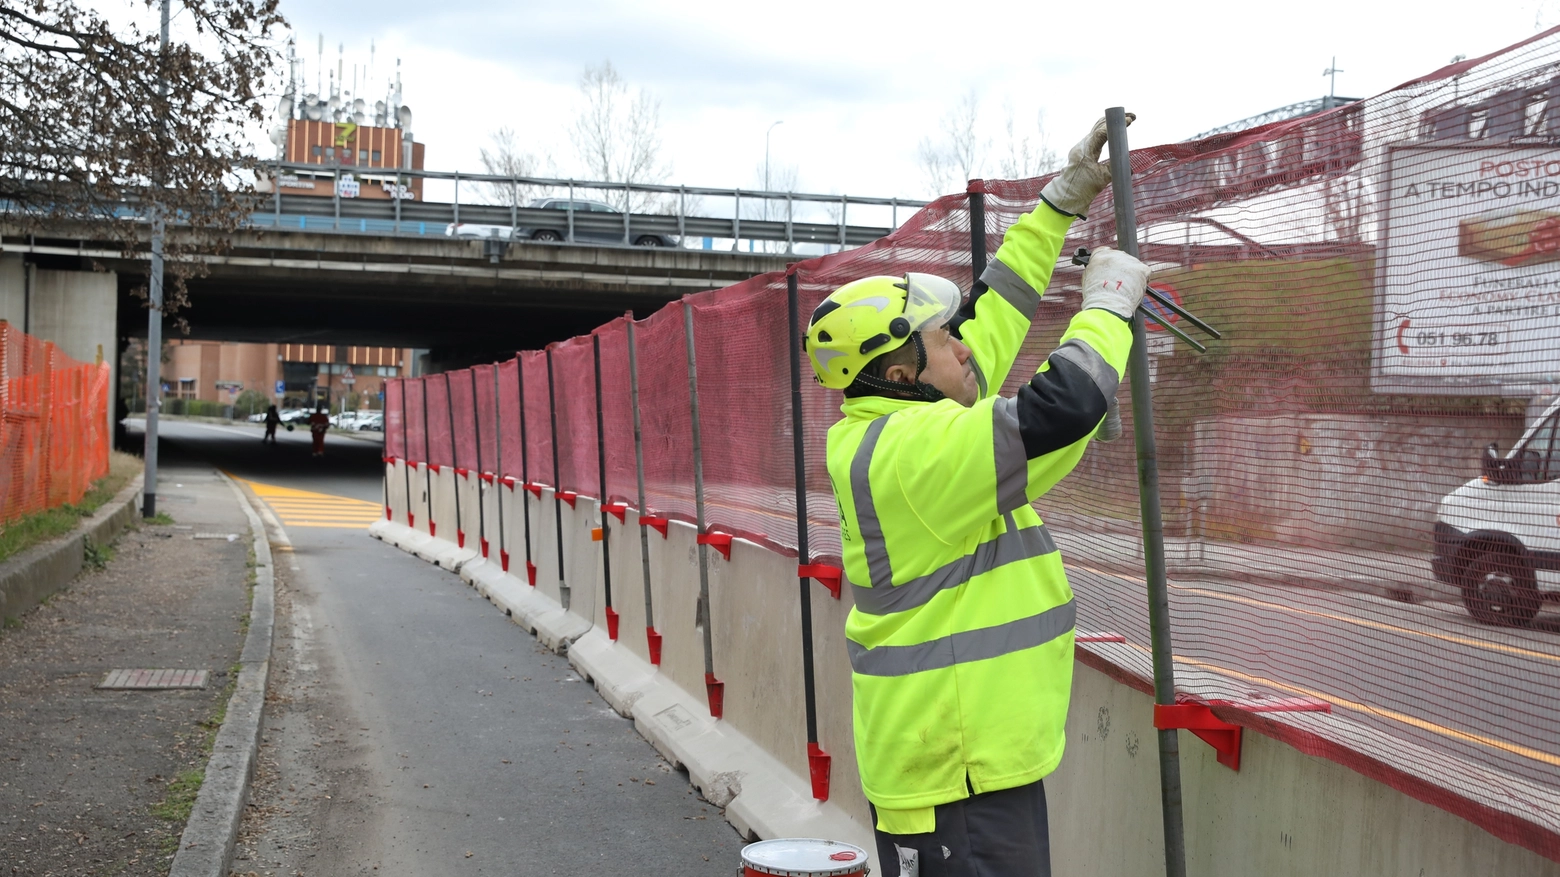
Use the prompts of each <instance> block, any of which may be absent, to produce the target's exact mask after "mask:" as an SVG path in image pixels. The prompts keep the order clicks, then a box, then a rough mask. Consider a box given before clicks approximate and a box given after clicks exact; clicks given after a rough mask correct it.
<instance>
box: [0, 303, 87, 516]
mask: <svg viewBox="0 0 1560 877" xmlns="http://www.w3.org/2000/svg"><path fill="white" fill-rule="evenodd" d="M109 380H110V372H109V368H108V366H107V365H106V364H97V365H93V364H89V363H84V362H77V361H76V360H74V359H71V358H70V357H68V356H66V355H65V354H63V353H61V352H60V351H59V349H58V348H56V347H55V346H54V344H52V343H50V342H47V341H40V340H39V339H37V338H34V337H32V336H31V335H28V334H26V333H24V332H20V331H18V330H16V329H14V328H12V327H11V326H10V325H8V324H6V323H3V322H0V523H8V522H10V521H14V520H16V519H17V518H19V517H21V516H23V515H28V514H32V513H34V512H41V511H45V510H47V509H51V508H54V507H56V506H60V505H64V504H66V503H75V502H79V501H80V500H81V498H82V496H83V495H85V494H86V492H87V491H88V490H89V489H90V488H91V487H92V482H94V481H96V480H97V479H99V478H102V477H103V476H105V475H107V474H108V449H109V435H108V392H109Z"/></svg>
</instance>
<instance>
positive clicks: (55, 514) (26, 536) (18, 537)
mask: <svg viewBox="0 0 1560 877" xmlns="http://www.w3.org/2000/svg"><path fill="white" fill-rule="evenodd" d="M140 471H141V460H140V458H139V457H132V456H131V455H129V454H123V453H120V452H118V451H115V452H113V453H112V454H110V455H109V461H108V474H107V475H105V476H103V477H102V478H99V479H98V480H97V481H96V482H94V483H93V485H92V488H91V489H90V490H88V491H87V492H86V495H84V496H82V498H81V502H79V503H74V504H71V503H67V504H65V505H62V506H58V507H56V508H52V509H49V510H47V511H42V512H37V513H34V514H31V515H24V516H23V517H20V518H17V519H16V520H14V521H12V522H10V523H9V524H6V525H4V526H3V527H0V561H4V560H7V559H9V558H11V557H13V556H15V555H17V554H20V553H21V552H23V551H26V550H27V549H29V548H31V547H33V546H34V545H38V544H41V543H43V542H47V541H49V540H50V539H58V538H59V537H61V536H64V535H66V534H68V533H70V532H71V531H72V530H74V529H76V527H77V526H79V525H80V524H81V519H82V518H86V517H91V516H92V515H93V514H95V513H96V512H97V510H98V509H100V508H102V507H103V505H104V504H105V503H107V502H108V501H109V500H111V499H113V498H114V495H115V494H117V493H119V491H121V490H123V489H124V487H125V485H126V484H129V483H130V479H132V478H134V477H135V476H136V474H137V473H139V472H140Z"/></svg>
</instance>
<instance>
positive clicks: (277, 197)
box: [271, 158, 282, 228]
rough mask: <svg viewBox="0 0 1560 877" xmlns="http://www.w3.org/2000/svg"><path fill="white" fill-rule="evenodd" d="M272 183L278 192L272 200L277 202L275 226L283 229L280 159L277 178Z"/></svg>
mask: <svg viewBox="0 0 1560 877" xmlns="http://www.w3.org/2000/svg"><path fill="white" fill-rule="evenodd" d="M271 181H272V183H273V188H274V189H275V190H276V191H275V192H274V193H273V194H274V195H275V197H274V198H273V199H272V200H273V201H274V202H275V204H276V209H275V215H276V221H275V223H274V224H275V226H276V227H277V228H281V227H282V160H281V159H279V158H278V159H277V160H276V176H274V177H272V178H271Z"/></svg>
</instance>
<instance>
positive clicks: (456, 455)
mask: <svg viewBox="0 0 1560 877" xmlns="http://www.w3.org/2000/svg"><path fill="white" fill-rule="evenodd" d="M444 408H445V410H447V411H449V413H450V463H451V465H450V468H451V469H452V470H454V471H453V472H452V473H451V474H453V475H454V476H455V547H456V548H465V547H466V528H465V525H464V524H462V523H461V520H460V452H459V451H458V450H456V446H455V394H454V393H453V392H452V391H451V389H450V373H449V372H445V373H444Z"/></svg>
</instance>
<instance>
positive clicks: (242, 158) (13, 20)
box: [0, 0, 285, 314]
mask: <svg viewBox="0 0 1560 877" xmlns="http://www.w3.org/2000/svg"><path fill="white" fill-rule="evenodd" d="M101 5H102V4H101V3H78V2H77V0H0V131H3V132H4V135H3V136H0V220H3V222H4V224H5V225H6V226H7V229H8V230H9V231H12V232H22V233H35V232H40V231H44V230H47V229H48V228H51V227H54V228H57V227H58V225H59V223H61V222H62V221H63V222H72V221H79V222H89V223H91V224H92V225H93V226H94V233H95V234H97V235H99V236H101V237H102V238H104V239H109V240H114V241H115V242H116V243H117V244H118V245H119V246H120V247H121V248H123V250H124V251H125V252H126V253H127V254H135V253H139V252H141V251H142V247H143V244H144V243H145V242H146V240H147V239H148V238H149V236H150V227H149V223H148V222H147V221H146V220H147V217H148V216H150V215H152V214H153V213H154V212H160V214H161V215H163V216H168V217H175V218H176V221H175V222H174V227H175V233H174V234H170V235H169V236H168V240H167V243H166V249H165V253H166V258H167V270H168V281H167V285H166V289H165V301H164V306H165V308H166V310H167V311H168V312H169V313H170V314H171V313H176V312H177V311H178V310H179V309H180V308H182V307H183V306H185V305H186V304H187V303H188V301H187V295H186V291H185V279H186V278H188V277H190V276H192V275H194V274H197V273H198V272H199V271H201V270H202V268H201V265H202V263H201V262H200V261H197V259H196V258H195V257H196V256H197V254H204V253H208V252H211V251H213V250H218V249H221V248H222V246H223V245H224V243H225V240H226V236H227V235H228V234H229V233H231V232H232V231H233V230H235V229H237V228H238V227H239V226H240V225H242V224H243V223H245V222H246V221H247V220H248V217H249V214H250V212H251V207H252V196H250V195H246V194H245V193H246V192H248V191H250V190H249V186H248V184H247V181H246V179H245V176H244V174H243V172H244V171H245V170H246V169H249V168H251V167H252V165H251V163H250V160H249V157H248V156H249V153H250V151H251V150H250V147H249V143H248V139H247V137H246V136H245V132H244V127H245V125H247V124H250V123H258V122H260V121H261V120H262V112H261V107H260V104H259V100H258V95H259V94H260V93H261V91H262V90H263V87H264V85H265V82H266V80H267V78H268V77H269V76H270V75H271V73H272V71H273V69H274V67H275V63H274V62H275V57H274V51H273V48H272V43H271V37H272V34H273V33H275V32H276V31H277V30H278V29H280V28H281V27H283V26H285V21H283V19H282V16H281V13H280V12H278V11H277V0H182V2H181V3H180V13H179V20H180V23H181V26H182V27H186V28H193V30H194V38H193V41H192V42H179V41H177V40H175V41H173V42H170V44H169V46H168V49H167V51H166V52H163V51H161V50H160V48H159V35H158V29H157V28H156V27H155V26H153V27H151V28H150V29H148V30H142V29H141V28H140V27H137V26H136V25H134V24H126V25H122V26H119V27H112V26H110V24H109V23H108V21H107V20H105V19H104V17H103V16H102V15H100V14H99V13H98V11H97V7H100V6H101ZM134 5H143V4H142V3H135V4H134ZM144 6H145V7H146V8H152V9H155V4H154V3H153V2H152V0H146V2H145V3H144Z"/></svg>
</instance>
